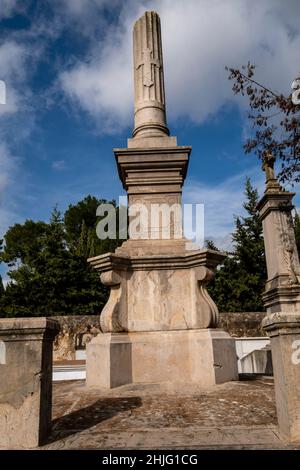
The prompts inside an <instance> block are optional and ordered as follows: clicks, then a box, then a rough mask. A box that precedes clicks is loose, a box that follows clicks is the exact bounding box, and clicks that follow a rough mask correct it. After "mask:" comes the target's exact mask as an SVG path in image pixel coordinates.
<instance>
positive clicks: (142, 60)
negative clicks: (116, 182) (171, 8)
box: [133, 11, 169, 137]
mask: <svg viewBox="0 0 300 470" xmlns="http://www.w3.org/2000/svg"><path fill="white" fill-rule="evenodd" d="M133 63H134V85H135V86H134V92H135V93H134V123H135V127H134V131H133V136H134V137H149V136H150V137H151V136H161V135H162V136H166V135H169V130H168V128H167V123H166V107H165V86H164V73H163V56H162V43H161V33H160V19H159V16H158V14H157V13H155V12H154V11H146V13H145V14H144V15H143V16H142V17H141V18H140V19H139V20H137V21H136V23H135V25H134V28H133Z"/></svg>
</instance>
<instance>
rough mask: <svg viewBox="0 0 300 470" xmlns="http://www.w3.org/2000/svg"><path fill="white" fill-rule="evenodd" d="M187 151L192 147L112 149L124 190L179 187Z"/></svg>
mask: <svg viewBox="0 0 300 470" xmlns="http://www.w3.org/2000/svg"><path fill="white" fill-rule="evenodd" d="M190 153H191V147H178V146H177V147H161V148H144V149H142V148H137V149H135V148H131V149H114V154H115V158H116V161H117V166H118V172H119V177H120V180H121V181H122V184H123V187H124V189H125V190H126V191H128V190H130V189H132V187H136V186H141V187H143V186H148V187H149V186H153V187H155V186H157V185H159V186H166V185H174V184H175V185H176V186H178V188H181V187H182V185H183V182H184V179H185V177H186V172H187V168H188V163H189V155H190ZM146 192H147V191H146Z"/></svg>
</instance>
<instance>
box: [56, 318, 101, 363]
mask: <svg viewBox="0 0 300 470" xmlns="http://www.w3.org/2000/svg"><path fill="white" fill-rule="evenodd" d="M52 318H54V319H55V320H57V321H58V322H59V324H60V332H59V334H58V336H57V337H56V338H55V341H54V344H53V359H54V361H72V360H74V359H75V351H76V350H77V349H85V346H86V343H88V342H89V341H90V340H91V339H92V338H93V337H94V336H97V334H98V333H100V324H99V315H69V316H64V317H60V316H57V317H52Z"/></svg>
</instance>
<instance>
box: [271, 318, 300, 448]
mask: <svg viewBox="0 0 300 470" xmlns="http://www.w3.org/2000/svg"><path fill="white" fill-rule="evenodd" d="M263 328H264V329H265V331H266V332H267V334H268V335H269V336H270V339H271V348H272V361H273V370H274V381H275V396H276V408H277V417H278V427H279V431H280V434H281V437H282V438H283V439H284V440H287V441H290V442H299V441H300V313H299V314H284V313H282V312H281V313H273V314H270V315H267V317H266V318H264V320H263Z"/></svg>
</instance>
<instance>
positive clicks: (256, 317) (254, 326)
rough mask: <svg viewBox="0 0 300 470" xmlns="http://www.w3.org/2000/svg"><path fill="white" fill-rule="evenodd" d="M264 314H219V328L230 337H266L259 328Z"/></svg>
mask: <svg viewBox="0 0 300 470" xmlns="http://www.w3.org/2000/svg"><path fill="white" fill-rule="evenodd" d="M265 316H266V312H234V313H221V314H220V318H219V325H218V326H219V328H222V329H223V330H225V331H227V332H228V333H229V334H230V335H231V336H234V337H237V338H240V337H241V336H250V337H254V336H266V334H265V332H264V330H263V329H262V327H261V322H262V320H263V318H264V317H265Z"/></svg>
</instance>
